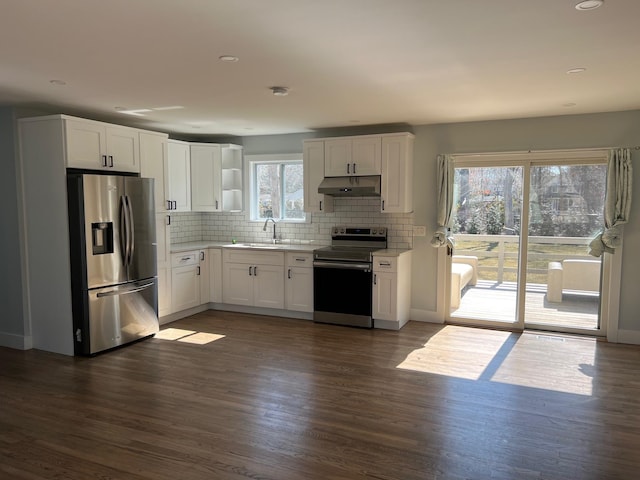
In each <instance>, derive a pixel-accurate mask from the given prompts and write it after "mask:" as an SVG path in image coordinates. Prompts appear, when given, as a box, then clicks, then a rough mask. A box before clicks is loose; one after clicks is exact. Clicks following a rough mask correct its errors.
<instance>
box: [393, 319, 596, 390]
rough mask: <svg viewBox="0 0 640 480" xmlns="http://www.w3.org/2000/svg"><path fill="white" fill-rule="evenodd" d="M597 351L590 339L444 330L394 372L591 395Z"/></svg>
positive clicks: (454, 328)
mask: <svg viewBox="0 0 640 480" xmlns="http://www.w3.org/2000/svg"><path fill="white" fill-rule="evenodd" d="M577 342H579V343H577ZM596 345H597V342H596V341H595V340H592V339H582V338H573V337H562V336H558V335H547V334H538V333H529V332H525V333H523V334H516V333H511V332H502V331H495V330H482V329H469V328H465V327H458V326H453V325H447V326H446V327H444V328H443V329H442V330H441V331H439V332H438V333H437V334H435V335H434V336H433V337H431V338H430V339H429V341H428V342H427V343H426V344H425V345H424V346H423V347H421V348H418V349H416V350H414V351H412V352H411V353H410V354H409V355H407V357H406V358H405V359H404V360H403V361H402V362H401V363H400V364H399V365H398V366H397V368H400V369H403V370H412V371H417V372H426V373H432V374H436V375H446V376H450V377H456V378H462V379H466V380H478V381H480V380H484V381H492V382H500V383H507V384H510V385H518V386H523V387H530V388H540V389H545V390H553V391H558V392H565V393H573V394H579V395H592V394H593V379H592V372H593V371H594V361H595V351H596Z"/></svg>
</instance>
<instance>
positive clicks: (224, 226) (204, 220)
mask: <svg viewBox="0 0 640 480" xmlns="http://www.w3.org/2000/svg"><path fill="white" fill-rule="evenodd" d="M334 210H335V211H334V212H333V213H314V214H313V215H312V217H311V223H282V222H278V224H277V226H276V232H277V235H278V238H279V239H280V240H281V241H282V242H283V243H311V242H313V243H319V244H329V243H330V242H331V228H332V227H333V226H334V225H357V226H363V227H387V230H388V233H387V243H388V246H389V248H412V247H413V213H380V199H378V198H336V199H335V200H334ZM307 215H309V214H307ZM263 225H264V222H251V221H249V215H248V213H245V212H243V213H201V212H185V213H172V214H171V243H184V242H197V241H202V240H204V241H214V242H231V239H236V240H237V241H238V242H269V241H270V240H271V238H272V235H273V225H272V223H271V222H269V225H268V226H267V231H266V232H265V231H263V230H262V227H263Z"/></svg>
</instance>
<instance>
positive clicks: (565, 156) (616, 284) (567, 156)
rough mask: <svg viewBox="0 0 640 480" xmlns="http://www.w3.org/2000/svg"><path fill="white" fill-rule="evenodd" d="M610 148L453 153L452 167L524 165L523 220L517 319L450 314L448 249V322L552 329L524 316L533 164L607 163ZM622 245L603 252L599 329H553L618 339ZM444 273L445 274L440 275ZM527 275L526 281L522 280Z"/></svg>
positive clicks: (494, 326) (521, 224)
mask: <svg viewBox="0 0 640 480" xmlns="http://www.w3.org/2000/svg"><path fill="white" fill-rule="evenodd" d="M607 155H608V150H595V149H589V150H560V151H551V150H549V151H542V152H518V153H488V154H468V155H467V154H463V155H452V156H451V159H452V161H453V168H454V170H455V169H459V168H492V167H496V168H500V167H521V168H522V182H523V183H522V197H523V198H522V212H521V220H520V235H519V237H520V242H519V248H518V273H517V292H516V295H517V297H516V312H515V314H516V315H515V321H514V322H504V321H490V320H482V319H474V318H467V317H452V316H451V306H450V303H451V302H450V299H451V263H452V261H451V260H452V255H453V252H447V255H446V260H445V272H444V273H445V275H444V277H445V289H444V319H445V321H446V322H447V323H454V324H455V323H458V324H466V325H477V326H485V327H491V328H501V329H510V330H516V331H522V330H524V329H525V328H531V329H549V326H548V325H540V324H535V323H533V322H527V321H526V319H525V298H526V288H527V282H526V273H525V272H526V267H527V262H528V247H529V215H530V190H531V167H537V166H549V165H554V166H571V165H590V164H591V165H596V164H603V163H604V164H606V163H607V158H608V157H607ZM621 257H622V245H621V246H620V247H619V248H617V249H616V253H615V254H613V255H612V254H608V253H605V254H603V256H602V274H601V275H602V276H601V278H602V286H601V291H600V312H599V313H600V326H599V329H598V330H593V331H591V330H590V331H588V332H587V331H585V330H582V329H577V328H571V327H557V328H556V327H555V326H554V328H553V330H554V331H558V332H564V333H578V334H585V333H589V334H591V335H594V336H607V338H608V339H609V340H610V341H616V340H617V327H618V308H619V307H618V304H619V298H620V275H621V271H622V263H621V260H620V259H621ZM441 277H442V276H441ZM522 279H524V281H522Z"/></svg>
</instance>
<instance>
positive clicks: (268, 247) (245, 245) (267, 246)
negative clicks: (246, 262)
mask: <svg viewBox="0 0 640 480" xmlns="http://www.w3.org/2000/svg"><path fill="white" fill-rule="evenodd" d="M225 247H234V248H260V249H265V250H277V249H281V248H282V245H278V244H275V245H274V244H273V243H233V244H231V245H225Z"/></svg>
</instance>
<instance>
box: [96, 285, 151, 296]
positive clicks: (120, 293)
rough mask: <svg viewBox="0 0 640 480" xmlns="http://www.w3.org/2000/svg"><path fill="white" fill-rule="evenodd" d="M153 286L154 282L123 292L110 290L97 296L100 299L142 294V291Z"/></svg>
mask: <svg viewBox="0 0 640 480" xmlns="http://www.w3.org/2000/svg"><path fill="white" fill-rule="evenodd" d="M153 284H154V282H149V283H145V284H143V285H136V286H135V287H133V288H127V289H122V290H119V289H115V290H109V291H108V292H100V293H98V294H96V297H98V298H100V297H115V296H116V295H128V294H129V293H136V292H141V291H142V290H145V289H147V288H149V287H151V286H152V285H153Z"/></svg>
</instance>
